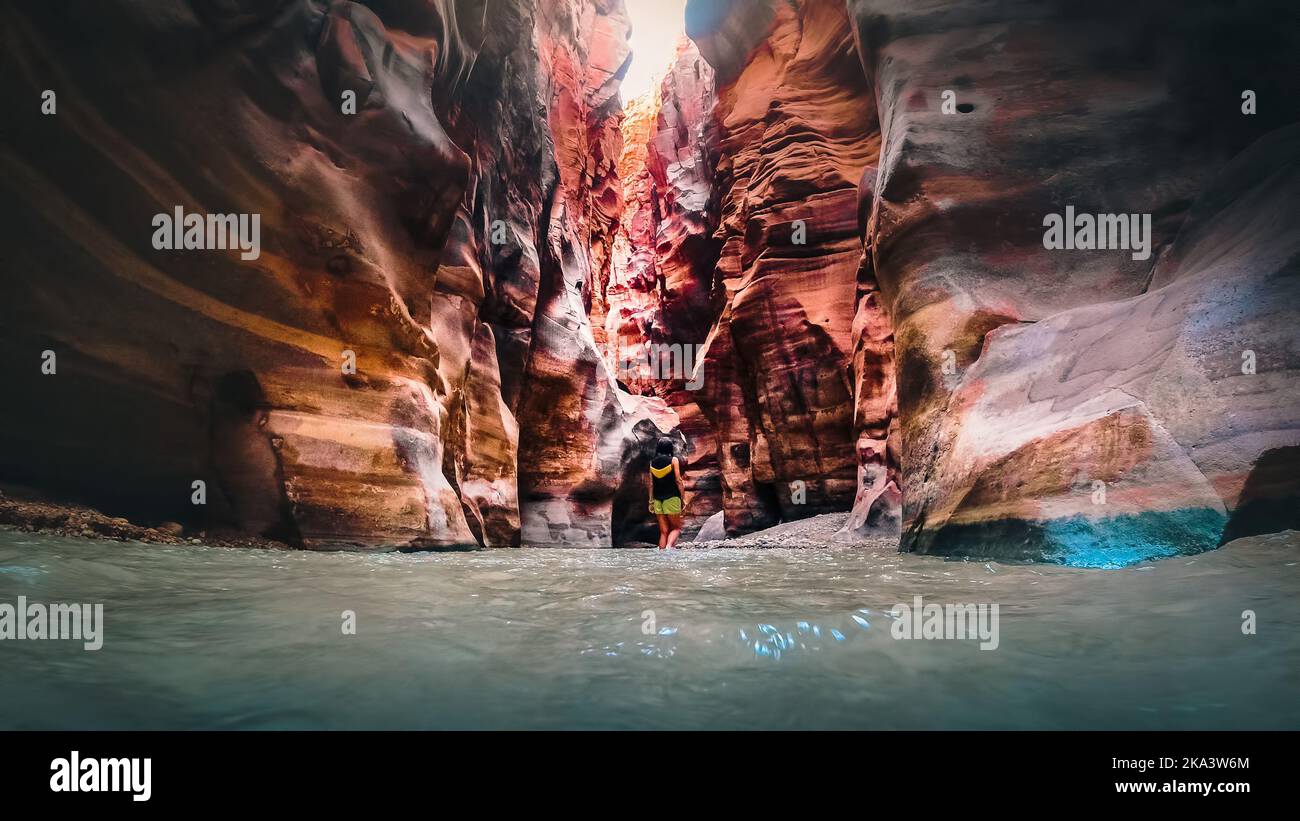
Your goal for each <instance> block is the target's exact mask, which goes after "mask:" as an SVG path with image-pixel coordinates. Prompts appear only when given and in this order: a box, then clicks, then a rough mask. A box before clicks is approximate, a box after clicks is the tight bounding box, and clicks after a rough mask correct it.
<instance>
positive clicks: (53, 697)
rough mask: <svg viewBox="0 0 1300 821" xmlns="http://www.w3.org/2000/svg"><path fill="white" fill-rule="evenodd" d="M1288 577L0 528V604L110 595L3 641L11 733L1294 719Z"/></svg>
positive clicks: (1296, 684) (1197, 569)
mask: <svg viewBox="0 0 1300 821" xmlns="http://www.w3.org/2000/svg"><path fill="white" fill-rule="evenodd" d="M1298 561H1300V538H1297V534H1294V533H1289V534H1282V535H1278V536H1267V537H1259V538H1254V539H1248V540H1242V541H1239V542H1235V543H1233V544H1232V545H1229V546H1228V547H1225V548H1222V549H1220V550H1217V551H1213V552H1210V553H1206V554H1202V555H1199V556H1195V557H1188V558H1175V559H1168V560H1164V561H1159V562H1155V563H1150V564H1142V565H1137V566H1133V567H1128V568H1124V569H1121V570H1086V569H1076V568H1067V567H1058V566H1044V565H1007V564H997V563H987V564H986V563H984V562H959V561H944V560H942V559H938V558H932V557H923V556H911V555H906V556H902V555H899V554H897V553H895V552H893V551H891V550H882V549H861V548H858V549H854V548H826V549H821V550H807V549H804V550H791V549H784V550H781V549H778V550H743V549H723V550H708V551H691V550H682V551H674V552H670V553H667V554H663V553H658V552H656V551H646V550H553V549H524V550H501V551H487V552H478V553H442V554H435V553H425V554H344V553H324V554H320V553H308V552H287V551H286V552H278V551H277V552H271V551H259V550H236V549H224V548H213V547H199V546H194V547H168V546H156V545H141V544H132V543H125V544H123V543H116V542H99V541H83V540H76V539H67V538H61V537H52V536H37V535H33V534H28V533H20V532H14V531H0V603H10V604H14V603H16V600H17V597H18V596H25V597H26V599H27V600H28V601H29V602H46V603H54V602H87V603H103V605H104V621H105V625H104V644H103V648H102V649H100V650H98V651H93V652H92V651H86V650H84V649H82V644H81V642H75V641H37V640H25V641H20V640H7V641H0V727H3V728H76V729H82V728H692V727H701V728H959V729H960V728H1012V729H1047V728H1089V729H1098V728H1292V729H1294V728H1300V567H1298V566H1297V562H1298ZM916 595H921V596H923V597H925V601H926V602H929V603H940V604H943V603H976V604H978V603H986V604H991V603H996V604H998V606H999V636H998V647H997V649H995V650H981V649H980V645H979V642H978V641H970V640H967V641H961V640H929V641H920V640H911V641H908V640H899V639H895V638H893V637H892V636H891V630H890V626H891V619H890V617H889V615H888V611H890V610H891V608H892V607H893V605H894V604H895V603H911V602H912V600H913V597H914V596H916ZM1247 610H1251V611H1253V612H1254V613H1255V619H1256V630H1257V632H1256V634H1255V635H1243V631H1242V619H1243V616H1242V614H1243V611H1247ZM344 611H353V612H354V613H355V614H356V635H344V632H343V615H342V614H343V612H344Z"/></svg>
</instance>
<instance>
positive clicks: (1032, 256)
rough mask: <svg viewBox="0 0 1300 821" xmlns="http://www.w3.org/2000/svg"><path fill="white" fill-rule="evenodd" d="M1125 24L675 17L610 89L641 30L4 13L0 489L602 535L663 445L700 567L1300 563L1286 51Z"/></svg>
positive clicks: (1040, 10)
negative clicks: (804, 552) (207, 220)
mask: <svg viewBox="0 0 1300 821" xmlns="http://www.w3.org/2000/svg"><path fill="white" fill-rule="evenodd" d="M1137 5H1138V4H1128V3H1110V2H1102V3H1091V4H1087V5H1086V7H1079V6H1078V4H1074V3H1069V2H1066V0H1051V2H1047V3H1041V2H1029V1H1028V0H1005V1H1004V2H994V3H978V4H976V3H961V2H927V3H911V2H888V1H887V0H848V2H844V0H690V2H688V3H686V4H685V8H684V13H683V28H684V31H685V34H686V36H685V37H684V38H683V39H682V40H681V41H680V42H679V43H676V44H674V45H675V51H674V52H673V56H672V58H671V61H670V62H669V64H668V65H667V66H664V67H663V69H662V81H661V82H660V83H659V84H658V85H657V87H654V88H652V89H651V90H650V92H649V93H648V94H646V95H642V96H638V97H634V98H631V99H627V100H625V99H624V97H623V95H622V94H621V89H620V87H621V83H622V80H623V78H624V77H625V76H626V75H627V72H628V71H629V68H630V65H631V61H632V60H633V59H635V58H634V55H633V54H632V53H631V47H630V44H629V28H630V17H629V14H628V12H627V9H626V8H625V7H624V5H623V3H622V2H621V0H490V1H489V2H484V1H483V0H368V2H346V1H345V0H330V2H325V1H324V0H278V1H277V2H254V1H253V0H189V2H187V3H183V4H179V6H178V10H177V11H175V13H171V14H162V13H150V12H149V11H148V10H146V9H143V8H136V7H135V6H134V5H132V4H127V3H116V2H106V3H100V4H94V5H90V6H87V7H86V8H81V9H78V11H77V12H76V14H69V13H68V12H67V11H66V10H60V9H59V8H58V7H57V4H47V5H43V6H40V5H36V6H32V7H26V8H22V9H20V10H14V11H13V12H11V21H12V25H10V26H8V27H7V28H6V29H5V30H4V33H3V35H2V36H3V38H4V42H5V49H4V54H3V55H2V56H0V61H3V62H4V64H5V68H6V74H7V75H8V76H10V77H12V78H15V82H12V83H8V84H6V86H5V89H4V92H3V93H4V95H5V98H4V100H3V104H4V106H5V108H6V110H7V111H12V112H21V113H17V114H16V115H15V118H14V122H12V123H11V124H10V125H9V126H7V128H6V134H5V138H4V146H3V152H2V153H0V164H2V165H3V171H4V174H3V185H4V187H5V199H6V201H7V217H6V219H5V220H4V221H3V228H2V229H0V230H3V232H4V234H3V236H4V241H5V243H4V244H5V247H6V248H7V249H9V255H8V260H7V262H6V268H5V277H6V284H7V285H8V290H9V292H10V298H9V299H7V300H6V301H5V304H4V306H3V308H0V319H2V320H3V322H0V345H2V346H3V354H4V355H3V368H4V374H5V378H6V380H7V381H6V384H8V385H10V386H11V389H12V390H13V396H14V397H18V401H10V402H6V403H5V404H4V409H3V425H2V426H0V479H3V480H4V481H5V482H7V483H13V484H15V485H21V486H23V487H25V488H34V489H36V490H37V491H39V492H40V493H41V494H42V495H43V496H45V497H47V498H51V499H54V500H59V501H77V502H84V503H86V504H90V505H94V506H96V507H98V508H100V509H102V510H104V511H105V512H106V513H109V514H112V515H118V516H123V517H127V518H129V519H131V520H132V521H139V522H142V523H145V524H149V525H153V524H157V523H161V522H177V523H180V524H181V525H182V527H183V528H184V529H185V530H186V531H187V532H198V531H201V532H204V533H218V532H223V531H229V532H232V533H239V534H252V535H259V536H264V537H268V538H272V539H276V540H279V541H282V542H285V543H288V544H291V545H293V546H298V547H306V548H315V549H331V548H365V549H393V548H403V549H418V548H474V547H489V548H492V547H509V546H519V545H530V546H534V545H535V546H545V545H558V546H570V547H611V546H621V545H628V544H633V543H641V542H646V541H653V533H654V524H653V520H652V518H651V517H650V516H649V514H648V513H647V511H646V505H645V496H646V489H645V482H646V470H647V465H648V459H649V455H650V453H651V452H652V451H653V446H654V443H655V442H656V441H657V440H658V439H659V438H660V437H662V436H667V437H670V438H672V439H673V440H674V441H675V442H676V443H677V446H678V452H679V453H680V454H682V455H683V457H684V461H685V463H686V468H687V470H686V476H687V482H688V491H689V493H690V496H691V501H690V505H689V508H688V517H687V523H688V530H687V535H688V537H690V536H694V535H695V533H696V531H697V530H700V529H702V528H703V529H705V533H706V535H708V536H709V537H711V538H717V539H720V538H722V537H723V536H732V537H736V536H742V535H744V534H749V533H753V532H755V531H759V530H762V529H764V528H768V527H770V526H773V525H776V524H778V523H780V522H789V521H794V520H800V519H805V518H808V517H812V516H815V515H818V514H826V513H841V514H844V513H847V514H848V520H847V522H846V524H845V525H844V527H843V530H842V532H841V534H840V535H839V537H838V538H840V539H841V540H843V541H844V542H845V543H848V544H852V543H854V542H855V541H857V540H862V539H871V538H880V537H884V538H892V537H897V538H898V540H899V544H900V548H901V549H902V550H905V551H911V552H922V553H935V554H941V555H948V556H969V557H979V558H1004V559H1014V560H1036V561H1051V562H1061V563H1065V564H1078V565H1085V566H1100V567H1113V566H1118V565H1124V564H1130V563H1133V562H1137V561H1141V560H1144V559H1149V558H1156V557H1161V556H1170V555H1177V554H1185V553H1196V552H1200V551H1203V550H1208V549H1211V548H1213V547H1216V546H1217V545H1219V544H1220V543H1222V542H1223V541H1226V540H1228V539H1231V538H1238V537H1241V536H1248V535H1254V534H1260V533H1269V532H1275V531H1278V530H1282V529H1286V528H1295V527H1297V526H1298V523H1297V521H1296V515H1297V514H1296V511H1297V510H1300V506H1297V504H1296V501H1297V486H1296V482H1297V479H1296V477H1297V475H1300V471H1297V470H1296V467H1297V460H1296V455H1297V453H1300V435H1297V432H1296V422H1295V420H1296V419H1297V418H1298V414H1297V412H1296V411H1297V409H1300V379H1297V370H1298V369H1300V338H1298V337H1297V330H1296V329H1297V325H1296V323H1295V322H1294V317H1295V310H1296V306H1297V305H1298V304H1300V300H1297V297H1298V296H1300V285H1298V284H1297V283H1298V282H1300V277H1297V275H1296V274H1297V267H1296V266H1297V259H1298V258H1300V257H1298V256H1297V251H1298V250H1300V249H1298V248H1297V245H1298V244H1300V231H1297V230H1296V229H1297V226H1296V225H1295V221H1296V219H1297V216H1296V215H1297V214H1300V209H1297V208H1296V207H1295V206H1296V205H1297V203H1296V199H1297V196H1298V194H1297V192H1298V190H1300V186H1297V179H1296V177H1297V163H1296V159H1297V154H1300V130H1298V129H1297V126H1296V125H1295V124H1294V123H1293V119H1294V115H1293V113H1292V112H1293V111H1294V106H1286V105H1284V104H1282V103H1281V101H1282V100H1285V99H1287V97H1288V94H1289V89H1288V88H1287V83H1288V82H1289V79H1290V78H1293V77H1295V76H1300V72H1297V71H1296V69H1297V68H1298V67H1297V66H1296V65H1295V63H1296V59H1297V58H1296V56H1295V55H1296V54H1297V53H1300V50H1297V49H1296V48H1295V46H1296V43H1295V40H1296V39H1297V35H1296V33H1295V30H1294V29H1291V30H1288V29H1287V27H1285V26H1277V25H1271V24H1270V21H1272V20H1275V19H1277V18H1278V17H1279V16H1284V15H1286V14H1287V11H1286V8H1285V4H1281V3H1271V2H1261V3H1258V4H1255V5H1254V7H1253V8H1252V9H1250V10H1249V11H1243V10H1241V9H1236V10H1234V11H1233V13H1232V14H1229V13H1228V12H1227V11H1224V10H1222V9H1218V8H1217V7H1216V6H1215V5H1213V4H1209V3H1190V4H1188V3H1175V2H1172V1H1170V2H1165V1H1164V0H1161V1H1160V2H1152V3H1148V4H1141V6H1140V7H1135V6H1137ZM146 43H147V44H148V45H149V47H148V48H144V47H142V46H143V44H146ZM1246 89H1249V90H1250V92H1251V95H1252V99H1258V100H1261V101H1272V103H1271V104H1261V105H1260V106H1259V107H1258V109H1257V110H1256V109H1252V111H1251V113H1249V114H1247V113H1245V108H1244V106H1243V103H1242V100H1243V91H1244V90H1246ZM46 91H52V92H54V93H55V94H57V101H58V102H57V110H56V112H55V113H45V112H43V111H42V110H41V107H40V106H39V101H41V100H42V99H43V94H44V93H45V92H46ZM1067 208H1070V209H1072V210H1073V211H1077V212H1078V213H1085V214H1125V215H1127V214H1142V215H1148V216H1149V218H1150V225H1151V228H1150V232H1149V235H1147V236H1146V240H1147V241H1148V242H1149V243H1150V246H1149V247H1150V254H1149V259H1147V258H1143V259H1135V258H1134V257H1135V256H1136V255H1134V254H1131V253H1129V252H1128V251H1127V250H1122V249H1121V250H1097V249H1094V250H1083V249H1079V248H1050V247H1047V243H1045V242H1044V235H1043V225H1044V217H1045V216H1046V215H1051V214H1058V213H1064V212H1065V211H1066V209H1067ZM179 209H183V210H184V211H185V212H187V213H191V214H200V215H202V214H256V215H260V223H259V224H260V232H261V233H260V253H259V255H258V257H257V258H256V259H243V258H241V257H240V255H239V253H238V252H237V251H235V252H222V251H212V252H202V253H195V252H187V251H184V250H180V249H158V248H154V247H153V245H152V244H151V242H150V238H151V236H152V228H151V225H150V220H151V218H152V217H153V216H154V215H155V214H160V213H162V214H168V213H173V212H174V211H175V212H178V213H179ZM665 351H666V352H668V354H669V356H668V357H667V359H668V361H670V362H671V363H672V365H673V367H672V368H670V369H669V370H670V372H667V373H665V372H663V371H662V370H658V371H657V370H656V368H655V366H656V365H657V364H662V363H663V362H664V361H665V357H663V356H661V354H663V353H664V352H665ZM47 353H49V354H52V355H53V356H54V357H55V359H56V360H57V367H56V368H54V369H43V368H42V361H43V357H45V354H47ZM1247 360H1249V363H1250V367H1249V368H1247V367H1246V362H1247ZM51 361H53V360H51ZM688 362H689V367H686V364H685V363H688ZM628 363H632V366H631V367H629V365H628ZM643 365H648V366H649V367H642V366H643ZM196 482H197V483H200V484H202V486H203V487H205V488H207V489H208V490H207V493H206V496H205V502H204V504H202V505H196V504H195V503H194V501H193V499H194V493H195V491H194V487H195V483H196Z"/></svg>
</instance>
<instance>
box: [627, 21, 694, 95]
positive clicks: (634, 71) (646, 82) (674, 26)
mask: <svg viewBox="0 0 1300 821" xmlns="http://www.w3.org/2000/svg"><path fill="white" fill-rule="evenodd" d="M626 4H627V13H628V16H629V17H631V18H632V36H631V38H630V39H629V41H628V42H629V43H630V44H631V46H632V65H631V66H630V67H629V68H628V71H627V76H626V77H625V78H624V79H623V85H622V89H623V100H624V101H625V102H626V101H628V100H631V99H634V98H636V97H640V96H641V95H642V94H645V93H646V92H647V91H649V90H650V89H652V88H654V87H656V86H657V85H659V82H660V81H661V80H662V79H663V76H664V72H665V71H666V70H667V68H668V65H669V63H671V62H672V59H673V54H674V53H675V51H676V49H677V42H678V40H680V39H681V37H682V35H684V34H685V33H686V0H626Z"/></svg>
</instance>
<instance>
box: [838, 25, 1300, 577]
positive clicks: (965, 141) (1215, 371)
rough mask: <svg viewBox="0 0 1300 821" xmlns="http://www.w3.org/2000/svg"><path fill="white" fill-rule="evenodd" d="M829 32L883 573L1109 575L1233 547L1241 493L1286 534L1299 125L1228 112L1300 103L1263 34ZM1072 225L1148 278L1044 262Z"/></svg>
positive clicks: (1281, 57) (1103, 257)
mask: <svg viewBox="0 0 1300 821" xmlns="http://www.w3.org/2000/svg"><path fill="white" fill-rule="evenodd" d="M849 6H850V13H851V15H852V17H853V21H854V29H855V31H856V34H857V38H858V45H859V49H860V52H861V55H862V59H863V63H864V67H865V69H866V73H867V76H868V77H869V78H870V79H871V81H872V84H873V86H874V89H875V95H876V97H877V101H878V105H879V119H880V128H881V132H882V148H881V153H880V160H879V165H878V172H877V174H876V176H875V178H874V179H869V180H865V181H864V186H863V191H864V195H865V198H866V199H868V200H869V201H870V203H871V205H870V218H869V229H868V248H869V250H870V255H869V256H870V265H871V268H872V270H873V273H874V275H875V277H876V278H877V279H878V281H879V285H880V295H881V296H882V297H883V300H884V301H885V303H887V304H888V305H889V306H890V314H891V316H892V319H893V329H894V339H895V343H896V346H897V358H898V403H899V411H900V419H901V433H902V436H901V443H902V468H903V471H902V477H903V480H902V481H903V486H902V490H903V494H902V495H903V502H904V510H903V514H904V528H905V531H904V537H903V544H902V546H903V549H905V550H914V551H921V552H934V553H943V554H965V555H979V556H1009V557H1014V558H1029V559H1046V560H1052V561H1061V562H1065V563H1072V564H1084V565H1102V566H1112V565H1117V564H1125V563H1129V562H1132V561H1137V560H1141V559H1143V558H1147V557H1153V556H1161V555H1169V554H1172V553H1180V552H1181V553H1186V552H1196V551H1198V550H1204V549H1207V548H1210V547H1213V546H1215V545H1217V544H1218V543H1219V542H1220V539H1221V537H1222V536H1223V533H1224V529H1225V524H1226V523H1227V522H1228V521H1229V519H1230V518H1231V520H1232V521H1233V522H1236V523H1238V524H1240V525H1241V526H1242V527H1245V528H1247V529H1249V528H1250V526H1251V525H1250V524H1249V523H1248V522H1247V521H1239V520H1241V519H1243V518H1244V519H1250V518H1252V515H1251V514H1248V513H1247V512H1246V511H1248V510H1249V509H1250V503H1248V502H1246V501H1245V500H1244V499H1243V490H1242V489H1243V487H1246V486H1249V485H1251V484H1252V482H1251V477H1253V476H1259V477H1260V478H1259V480H1258V481H1257V482H1255V483H1254V484H1255V486H1256V487H1258V488H1259V502H1258V506H1257V507H1256V510H1258V511H1261V513H1260V515H1264V514H1263V513H1262V512H1263V511H1272V512H1273V514H1276V513H1277V512H1278V511H1280V510H1281V509H1282V508H1283V507H1285V504H1284V503H1282V502H1281V501H1280V500H1282V499H1285V498H1290V499H1292V502H1291V503H1290V504H1291V506H1292V508H1294V500H1295V497H1296V492H1295V487H1294V485H1293V484H1292V485H1290V487H1287V485H1288V483H1287V482H1285V481H1282V480H1281V479H1280V477H1281V475H1282V474H1283V473H1285V472H1286V471H1285V470H1282V469H1279V467H1278V465H1277V464H1275V463H1278V462H1285V461H1287V460H1290V462H1291V464H1292V465H1294V457H1293V456H1287V454H1294V453H1295V452H1296V451H1295V449H1294V446H1295V445H1296V444H1297V441H1298V437H1297V436H1296V434H1295V432H1294V419H1295V418H1296V411H1297V409H1300V395H1298V394H1297V385H1298V384H1300V383H1298V382H1297V379H1296V376H1297V374H1296V369H1297V365H1298V364H1300V360H1297V351H1298V350H1300V345H1297V337H1296V331H1295V326H1294V322H1289V321H1286V320H1285V319H1284V318H1283V315H1284V314H1285V313H1287V312H1293V311H1294V306H1295V305H1296V304H1297V301H1296V297H1297V294H1296V291H1295V287H1294V282H1295V281H1296V277H1295V270H1296V269H1295V264H1296V263H1295V259H1296V256H1295V247H1294V242H1295V237H1296V236H1297V231H1296V225H1295V214H1296V210H1295V207H1294V195H1295V190H1296V186H1295V180H1294V178H1293V177H1292V176H1291V174H1292V173H1293V169H1294V167H1295V166H1294V163H1295V157H1294V154H1293V153H1292V152H1293V149H1294V136H1287V135H1273V136H1269V137H1266V136H1265V135H1267V134H1268V133H1269V132H1270V131H1271V130H1272V129H1274V128H1276V127H1278V126H1279V125H1281V124H1283V123H1285V122H1286V120H1287V119H1288V118H1289V117H1290V116H1292V115H1290V114H1289V112H1288V111H1287V109H1286V106H1285V105H1281V106H1277V107H1273V106H1264V105H1262V104H1260V105H1259V107H1258V111H1257V113H1253V114H1252V113H1245V110H1244V108H1243V106H1245V105H1246V103H1245V102H1244V101H1243V100H1244V98H1248V97H1252V98H1257V99H1258V100H1261V101H1262V100H1266V99H1268V100H1274V101H1278V102H1281V101H1283V100H1285V99H1287V98H1288V95H1290V94H1293V89H1291V90H1288V89H1287V88H1286V84H1287V82H1288V81H1287V80H1286V79H1284V78H1289V77H1294V76H1296V74H1297V72H1296V66H1295V65H1294V63H1295V61H1296V57H1295V55H1296V53H1297V50H1296V48H1295V43H1294V42H1293V41H1294V39H1295V34H1294V33H1293V32H1294V27H1290V28H1289V29H1287V30H1286V31H1283V29H1281V28H1279V27H1277V26H1276V25H1275V22H1274V21H1276V20H1278V19H1282V18H1283V17H1285V16H1286V14H1287V12H1286V11H1285V10H1284V9H1283V8H1282V6H1281V5H1280V4H1270V3H1262V4H1252V5H1251V6H1250V8H1249V9H1245V8H1244V7H1231V8H1229V7H1224V6H1222V5H1221V4H1212V3H1201V2H1197V3H1163V2H1158V3H1149V4H1119V3H1100V4H1087V5H1084V6H1081V5H1079V4H1074V3H1067V2H1063V1H1062V2H1050V3H1038V2H1016V1H1015V0H1008V2H999V3H985V4H969V3H957V2H951V3H945V2H936V3H926V4H922V5H917V4H914V3H903V2H886V1H882V0H852V1H851V2H850V4H849ZM1246 90H1249V91H1250V92H1251V93H1250V95H1247V94H1246V93H1245V91H1246ZM1292 110H1293V109H1292ZM1252 142H1257V145H1256V146H1255V148H1253V149H1251V151H1250V153H1248V154H1246V155H1244V156H1242V157H1241V158H1240V159H1239V160H1237V161H1236V162H1235V163H1234V164H1232V165H1231V166H1228V167H1227V168H1226V170H1225V166H1226V165H1227V163H1228V162H1229V160H1230V159H1231V158H1232V156H1233V155H1234V154H1236V153H1237V152H1239V151H1242V150H1243V149H1245V148H1246V147H1247V146H1248V145H1250V144H1251V143H1252ZM1288 163H1289V164H1290V165H1289V166H1287V165H1286V164H1288ZM1288 167H1289V168H1290V169H1291V170H1290V171H1288V170H1287V169H1288ZM1220 172H1222V173H1223V177H1222V179H1221V182H1219V183H1216V184H1213V185H1212V184H1211V183H1212V180H1213V179H1214V177H1215V176H1216V175H1217V174H1219V173H1220ZM1207 189H1208V192H1207ZM1198 196H1199V199H1198ZM1193 202H1196V203H1197V204H1196V205H1192V203H1193ZM1067 208H1069V209H1071V213H1077V214H1090V215H1098V214H1100V215H1130V214H1134V215H1139V216H1142V215H1149V217H1150V235H1149V237H1147V239H1149V243H1150V244H1149V246H1148V249H1149V253H1147V250H1144V249H1142V248H1135V247H1132V245H1133V244H1135V243H1133V244H1130V246H1129V247H1121V248H1114V249H1110V250H1064V249H1062V250H1051V249H1049V248H1048V247H1046V246H1047V245H1050V244H1052V243H1051V241H1050V239H1049V238H1048V237H1047V236H1046V227H1048V226H1050V223H1049V222H1047V221H1046V219H1047V217H1048V215H1051V214H1057V215H1060V216H1061V217H1062V218H1065V215H1066V209H1067ZM1111 225H1112V226H1114V227H1112V228H1110V229H1107V230H1113V231H1114V233H1113V234H1111V235H1110V238H1111V239H1115V240H1118V239H1119V234H1118V224H1117V223H1111ZM1132 225H1133V227H1134V228H1135V229H1138V230H1140V229H1141V227H1142V225H1143V224H1142V222H1141V221H1140V220H1138V221H1137V222H1136V223H1133V224H1132ZM1129 239H1130V240H1135V239H1136V236H1133V237H1130V238H1129ZM1093 242H1095V237H1094V238H1093V239H1088V238H1085V237H1082V236H1081V237H1080V242H1079V243H1078V245H1077V246H1076V247H1086V246H1087V245H1088V244H1090V243H1093ZM1283 306H1286V307H1283ZM1247 362H1251V363H1253V366H1252V367H1253V370H1250V368H1247V370H1249V371H1250V372H1245V371H1243V367H1244V365H1245V364H1246V363H1247ZM1290 473H1291V475H1292V476H1294V475H1295V471H1294V470H1291V471H1290ZM1247 495H1248V494H1247ZM1237 532H1246V531H1237Z"/></svg>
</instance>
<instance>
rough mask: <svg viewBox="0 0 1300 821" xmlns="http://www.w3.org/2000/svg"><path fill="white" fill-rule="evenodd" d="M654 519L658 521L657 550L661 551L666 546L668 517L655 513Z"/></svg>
mask: <svg viewBox="0 0 1300 821" xmlns="http://www.w3.org/2000/svg"><path fill="white" fill-rule="evenodd" d="M655 518H656V519H658V520H659V549H660V550H663V549H664V546H665V545H667V544H668V517H667V516H665V515H664V514H662V513H657V514H655Z"/></svg>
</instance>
